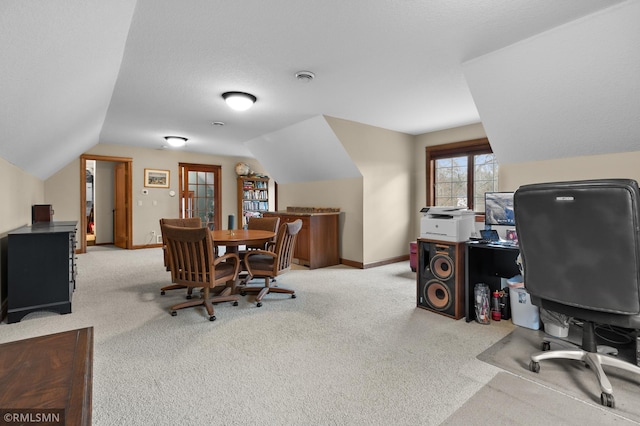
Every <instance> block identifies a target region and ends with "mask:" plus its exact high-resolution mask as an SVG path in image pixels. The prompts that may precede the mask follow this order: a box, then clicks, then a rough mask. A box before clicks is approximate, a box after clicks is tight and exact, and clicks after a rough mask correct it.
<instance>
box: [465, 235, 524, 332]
mask: <svg viewBox="0 0 640 426" xmlns="http://www.w3.org/2000/svg"><path fill="white" fill-rule="evenodd" d="M465 246H466V247H465V257H464V259H465V262H464V272H465V273H464V277H465V283H464V300H465V303H464V314H465V319H466V321H467V322H470V321H473V320H475V319H476V312H475V301H474V296H473V289H474V287H475V285H476V284H477V283H484V284H487V285H488V286H489V289H490V290H491V292H493V291H495V290H500V288H501V284H502V280H501V279H502V278H511V277H513V276H515V275H518V274H519V273H520V270H519V269H518V265H517V264H516V259H517V257H518V254H519V253H520V250H519V249H518V247H516V246H505V245H503V246H500V245H497V244H484V243H478V242H473V241H470V242H467V243H466V244H465Z"/></svg>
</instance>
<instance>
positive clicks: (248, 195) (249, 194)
mask: <svg viewBox="0 0 640 426" xmlns="http://www.w3.org/2000/svg"><path fill="white" fill-rule="evenodd" d="M242 198H243V199H245V200H268V199H269V191H267V190H260V189H253V190H247V189H245V190H244V191H242Z"/></svg>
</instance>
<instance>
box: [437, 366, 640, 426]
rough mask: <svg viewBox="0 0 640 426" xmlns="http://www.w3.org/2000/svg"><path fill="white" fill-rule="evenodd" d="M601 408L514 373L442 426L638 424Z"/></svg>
mask: <svg viewBox="0 0 640 426" xmlns="http://www.w3.org/2000/svg"><path fill="white" fill-rule="evenodd" d="M615 411H616V410H611V409H608V408H605V407H597V406H595V405H592V404H590V403H586V402H584V401H580V400H578V399H576V398H573V397H571V396H568V395H565V394H563V393H561V392H557V391H555V390H553V389H550V388H549V387H547V386H542V385H540V384H537V383H533V382H531V381H530V380H527V379H524V378H522V377H518V376H516V375H513V374H511V373H506V372H504V373H498V374H497V375H496V376H495V377H494V378H493V379H491V381H490V382H489V383H487V384H486V385H485V386H483V387H482V389H480V390H479V391H478V392H477V393H476V394H475V395H474V396H473V397H471V398H470V399H469V400H468V401H467V402H465V403H464V405H463V406H462V407H460V408H459V409H458V410H457V411H456V412H455V413H453V414H452V415H451V416H450V417H449V418H448V419H446V420H445V421H444V422H442V425H576V426H582V425H594V424H598V425H610V424H616V425H635V424H637V423H636V422H635V421H632V420H629V419H627V418H625V417H624V416H621V415H619V414H617V413H616V412H615Z"/></svg>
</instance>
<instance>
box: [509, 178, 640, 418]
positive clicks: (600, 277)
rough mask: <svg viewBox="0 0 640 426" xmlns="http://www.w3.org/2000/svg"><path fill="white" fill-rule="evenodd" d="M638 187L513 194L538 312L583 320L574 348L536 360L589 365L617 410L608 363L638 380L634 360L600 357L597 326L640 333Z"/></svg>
mask: <svg viewBox="0 0 640 426" xmlns="http://www.w3.org/2000/svg"><path fill="white" fill-rule="evenodd" d="M639 200H640V193H639V191H638V183H637V182H636V181H633V180H626V179H605V180H588V181H575V182H555V183H542V184H532V185H524V186H522V187H520V188H519V189H518V190H517V191H516V193H515V197H514V208H515V217H516V231H517V234H518V239H519V242H520V254H521V255H522V261H523V269H524V283H525V287H526V288H527V291H528V292H529V294H530V295H531V301H532V303H533V304H534V305H537V306H539V307H540V308H544V309H547V310H549V311H552V312H558V313H562V314H565V315H568V316H570V317H573V318H574V319H576V320H581V321H582V322H583V328H582V330H583V332H582V333H583V334H582V344H581V347H580V348H576V349H561V350H553V351H544V349H547V348H548V346H547V347H545V346H544V345H543V351H542V352H537V353H535V354H533V355H531V362H530V364H529V368H530V370H531V371H533V372H536V373H537V372H539V370H540V361H543V360H546V359H557V358H560V359H573V360H579V361H583V362H584V363H586V364H587V365H588V366H589V367H590V368H591V371H593V372H594V373H595V374H596V376H597V378H598V381H599V384H600V389H601V391H602V394H601V395H600V402H601V403H602V405H605V406H608V407H614V406H615V402H614V398H613V389H612V387H611V383H610V382H609V380H608V378H607V376H606V375H605V373H604V370H603V369H602V365H605V366H613V367H617V368H620V369H622V370H625V371H627V372H630V373H634V374H636V375H638V376H640V367H638V366H637V365H636V364H637V360H634V361H635V362H634V363H631V362H627V361H624V360H623V359H621V358H616V357H615V356H612V355H609V354H605V353H598V350H597V349H598V348H597V345H596V334H595V330H594V328H595V327H594V325H595V324H607V325H612V326H617V327H622V328H627V329H638V328H640V216H639V208H638V202H639Z"/></svg>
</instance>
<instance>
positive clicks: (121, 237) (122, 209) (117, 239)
mask: <svg viewBox="0 0 640 426" xmlns="http://www.w3.org/2000/svg"><path fill="white" fill-rule="evenodd" d="M113 186H114V191H113V192H114V194H115V200H114V210H113V244H114V245H115V246H116V247H120V248H127V190H126V169H125V165H124V164H123V163H119V164H116V165H115V168H114V184H113Z"/></svg>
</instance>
